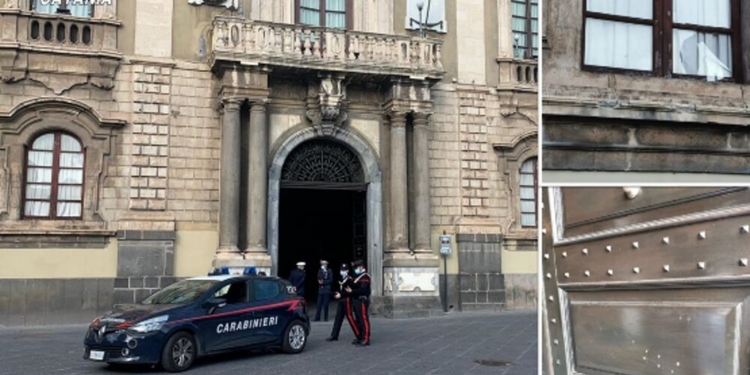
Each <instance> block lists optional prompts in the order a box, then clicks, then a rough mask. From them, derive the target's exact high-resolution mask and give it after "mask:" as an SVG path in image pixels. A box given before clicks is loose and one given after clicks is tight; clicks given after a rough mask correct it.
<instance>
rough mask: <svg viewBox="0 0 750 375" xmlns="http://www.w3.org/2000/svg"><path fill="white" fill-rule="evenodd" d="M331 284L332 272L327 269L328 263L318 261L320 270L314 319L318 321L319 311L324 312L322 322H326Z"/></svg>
mask: <svg viewBox="0 0 750 375" xmlns="http://www.w3.org/2000/svg"><path fill="white" fill-rule="evenodd" d="M332 282H333V272H332V271H331V270H329V269H328V261H326V260H321V261H320V270H318V308H317V309H315V319H314V320H313V321H315V322H319V321H320V309H321V308H322V309H323V311H324V312H325V314H324V320H325V321H326V322H327V321H328V304H329V303H330V302H331V283H332Z"/></svg>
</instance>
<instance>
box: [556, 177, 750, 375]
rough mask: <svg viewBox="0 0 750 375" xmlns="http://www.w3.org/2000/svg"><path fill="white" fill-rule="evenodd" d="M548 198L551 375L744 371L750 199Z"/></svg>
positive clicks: (747, 363)
mask: <svg viewBox="0 0 750 375" xmlns="http://www.w3.org/2000/svg"><path fill="white" fill-rule="evenodd" d="M546 193H547V194H545V196H544V198H545V204H544V207H545V208H544V215H543V217H544V220H543V230H542V239H543V241H542V249H543V254H542V256H543V258H542V265H543V268H542V269H543V273H544V274H543V277H544V283H543V287H544V289H543V291H542V296H543V312H542V314H543V320H542V321H543V324H542V328H543V336H544V346H543V347H544V350H543V354H544V364H545V370H546V372H547V373H548V374H550V375H570V374H585V375H603V374H624V375H635V374H638V375H641V374H644V375H645V374H674V375H678V374H715V375H719V374H722V375H729V374H731V375H739V374H747V373H748V368H750V359H749V358H748V356H747V353H749V352H750V320H749V319H748V317H749V316H750V315H748V308H750V271H748V270H750V265H749V264H748V258H750V252H749V251H748V250H747V243H748V240H749V239H750V190H748V189H747V188H733V187H728V188H677V187H674V188H672V187H670V188H658V187H649V188H643V189H637V188H632V187H629V188H626V189H623V188H617V187H611V188H610V187H607V188H567V187H565V188H549V189H548V191H547V192H546Z"/></svg>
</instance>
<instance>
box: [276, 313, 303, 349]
mask: <svg viewBox="0 0 750 375" xmlns="http://www.w3.org/2000/svg"><path fill="white" fill-rule="evenodd" d="M305 345H307V331H306V330H305V326H303V325H302V323H300V322H298V321H294V322H292V324H290V325H289V327H287V328H286V332H285V333H284V343H283V344H282V345H281V349H282V350H284V352H285V353H292V354H296V353H299V352H301V351H302V350H303V349H305Z"/></svg>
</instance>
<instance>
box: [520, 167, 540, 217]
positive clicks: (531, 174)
mask: <svg viewBox="0 0 750 375" xmlns="http://www.w3.org/2000/svg"><path fill="white" fill-rule="evenodd" d="M519 179H520V181H519V187H520V197H521V226H522V227H524V228H532V227H533V228H536V215H537V210H536V208H537V196H536V195H537V194H536V190H537V187H538V182H537V160H536V158H531V159H528V160H526V161H525V162H524V163H523V164H521V170H520V173H519Z"/></svg>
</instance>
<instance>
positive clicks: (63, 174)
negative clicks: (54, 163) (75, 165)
mask: <svg viewBox="0 0 750 375" xmlns="http://www.w3.org/2000/svg"><path fill="white" fill-rule="evenodd" d="M57 183H59V184H82V183H83V170H82V169H60V174H59V175H58V177H57Z"/></svg>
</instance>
